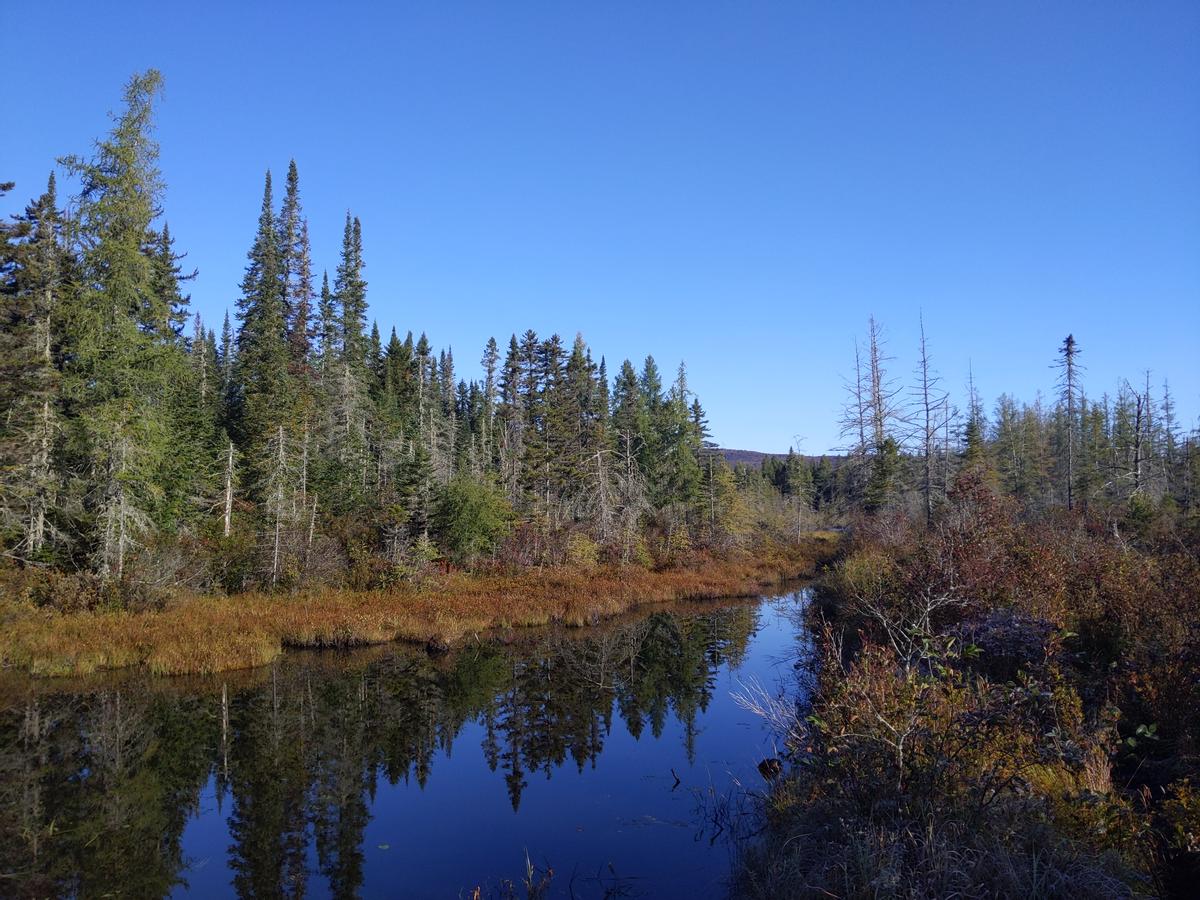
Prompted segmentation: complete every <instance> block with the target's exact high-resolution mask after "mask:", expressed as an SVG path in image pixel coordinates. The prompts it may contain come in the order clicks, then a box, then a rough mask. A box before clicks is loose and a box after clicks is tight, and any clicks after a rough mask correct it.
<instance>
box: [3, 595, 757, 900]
mask: <svg viewBox="0 0 1200 900" xmlns="http://www.w3.org/2000/svg"><path fill="white" fill-rule="evenodd" d="M756 625H757V612H756V610H755V608H754V607H752V606H749V605H742V606H733V607H724V608H715V609H711V610H710V611H707V612H705V613H703V614H688V615H684V614H676V613H666V612H658V613H654V614H651V615H649V616H645V617H644V618H641V619H639V620H636V621H632V622H628V623H622V624H617V625H612V626H609V627H605V628H599V629H588V630H586V631H573V632H572V631H560V632H552V633H548V634H543V635H542V636H541V637H540V638H538V639H536V640H530V641H527V642H522V643H519V644H516V645H512V646H503V645H501V644H499V643H491V644H485V645H481V646H478V647H473V648H470V649H466V650H462V651H460V652H458V653H456V654H454V655H452V656H450V657H448V658H443V659H437V658H431V657H429V656H427V655H426V654H423V653H418V652H415V651H410V650H407V649H404V648H388V649H387V652H386V653H377V654H375V656H376V657H377V658H375V659H374V660H372V661H366V662H364V661H363V659H362V658H361V656H355V655H347V656H344V657H337V656H336V655H334V654H326V655H316V654H307V655H294V656H287V657H285V658H284V659H283V660H282V661H281V662H280V663H279V664H278V665H276V666H274V667H271V668H269V669H263V670H257V671H255V672H253V673H249V674H245V673H243V674H241V675H238V676H237V677H234V676H230V677H227V678H219V679H216V680H206V681H204V682H197V681H191V682H182V683H181V682H172V681H168V680H155V679H147V678H140V679H135V678H130V677H125V678H124V679H115V680H112V681H109V682H108V683H93V684H91V685H88V686H86V687H84V688H82V689H76V690H74V691H72V690H64V689H62V688H61V687H59V686H57V685H46V684H45V683H28V684H24V685H22V686H21V687H20V688H19V689H18V690H14V691H9V692H8V695H13V694H16V695H17V696H18V697H19V698H20V699H18V700H16V701H13V702H10V703H9V704H8V705H7V707H6V708H5V709H4V710H3V712H0V879H2V880H0V893H3V894H4V895H6V896H7V895H9V894H13V895H16V896H30V897H34V896H52V895H77V896H99V895H104V894H110V893H111V894H121V895H125V896H129V895H133V896H147V897H149V896H162V895H165V894H167V893H169V892H170V891H171V890H172V888H173V887H174V886H175V885H177V884H180V883H186V878H187V867H186V860H185V858H184V855H183V852H182V836H183V832H184V828H185V826H186V824H187V822H188V820H189V818H191V817H192V816H193V815H195V814H197V812H198V810H199V803H200V798H201V796H202V792H203V791H204V790H205V788H206V786H207V785H209V784H211V785H212V786H213V791H214V793H215V795H216V797H217V800H218V803H219V804H220V808H221V809H222V810H223V811H227V815H228V828H229V835H230V838H231V840H232V844H231V846H230V847H229V862H230V868H231V870H232V871H233V879H232V887H233V889H234V890H235V891H236V893H237V894H238V895H239V896H246V897H249V896H253V897H262V896H287V897H302V896H303V895H304V894H305V891H306V888H307V880H308V877H309V871H308V869H309V857H310V853H313V852H315V858H316V861H317V867H318V869H319V871H320V873H321V875H322V876H323V877H324V878H325V879H326V880H327V882H328V885H329V889H330V892H331V893H333V894H334V895H335V896H339V897H344V896H353V895H355V894H357V893H358V891H359V889H360V887H361V885H362V878H363V846H362V845H363V833H364V829H365V828H366V826H367V824H368V822H369V820H370V817H371V812H370V809H371V802H372V799H373V797H374V795H375V791H376V786H377V784H378V779H379V778H384V779H386V780H387V782H389V783H391V784H397V783H399V782H400V781H404V782H411V781H415V782H416V784H417V785H418V786H420V787H421V788H423V787H424V786H425V785H426V783H427V782H428V780H429V779H430V778H431V777H433V767H434V764H435V762H436V760H437V759H438V758H439V754H440V753H443V752H444V753H448V752H449V751H450V750H451V748H452V745H453V742H454V741H455V739H456V738H458V737H459V736H460V735H461V733H462V730H463V728H464V726H465V725H466V724H467V723H479V724H480V726H481V727H482V731H483V735H484V737H483V741H482V748H481V749H482V754H483V758H484V760H485V761H486V763H487V765H488V766H489V768H490V769H491V771H493V772H497V773H498V774H500V775H501V776H502V777H503V778H504V781H505V784H506V786H507V789H508V794H509V798H510V800H511V802H512V806H513V809H514V810H516V809H518V808H519V806H520V803H521V794H522V791H523V790H524V789H525V787H526V786H527V785H528V783H529V778H530V777H532V776H533V775H534V773H536V774H538V775H541V776H543V777H546V778H551V777H553V775H554V773H555V771H556V770H558V769H559V768H560V767H562V766H564V765H566V763H567V761H568V759H569V760H570V761H571V762H572V763H573V764H574V767H575V768H576V769H577V770H579V771H583V770H584V768H585V767H587V766H592V767H594V766H596V765H597V764H598V761H599V758H600V756H601V755H602V753H603V750H604V745H605V742H606V740H607V739H608V738H609V736H610V735H611V733H612V729H613V726H614V720H615V719H616V718H618V717H619V719H620V720H621V722H622V723H623V724H624V727H625V728H626V729H627V731H628V732H629V733H630V734H631V735H632V736H633V737H634V738H641V736H642V735H643V733H644V731H645V729H646V727H647V726H649V728H650V733H651V734H652V735H654V736H655V737H659V736H661V735H662V734H663V731H664V728H665V726H666V724H667V722H668V721H669V719H670V718H671V717H674V718H675V719H676V720H678V721H679V722H680V723H681V725H682V729H681V730H682V733H683V735H684V743H685V749H686V751H687V754H688V757H689V759H691V757H692V754H693V752H694V748H693V742H694V740H695V736H696V719H697V715H698V713H699V712H701V711H703V710H704V709H706V708H707V706H708V704H709V702H710V700H711V698H712V694H713V688H714V684H715V677H716V673H717V670H718V668H719V667H720V666H721V665H723V664H726V663H728V662H730V661H740V658H741V655H742V654H743V653H744V652H745V649H746V647H747V644H748V641H749V638H750V636H751V635H752V633H753V632H754V630H755V628H756ZM77 687H78V686H77Z"/></svg>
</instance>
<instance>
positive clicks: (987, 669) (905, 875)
mask: <svg viewBox="0 0 1200 900" xmlns="http://www.w3.org/2000/svg"><path fill="white" fill-rule="evenodd" d="M1198 551H1200V541H1197V540H1196V533H1195V532H1194V531H1191V532H1189V530H1188V528H1187V527H1186V523H1177V524H1175V525H1174V526H1173V527H1170V528H1167V527H1164V526H1163V525H1162V523H1154V522H1146V521H1139V522H1132V521H1126V522H1124V523H1121V522H1118V526H1117V527H1116V528H1113V527H1112V525H1111V519H1109V520H1108V523H1107V524H1102V523H1101V522H1099V521H1091V520H1089V519H1088V518H1086V517H1078V516H1070V515H1067V514H1065V513H1055V514H1051V515H1047V516H1044V517H1037V518H1034V517H1030V516H1027V515H1025V514H1023V512H1022V511H1021V510H1020V509H1018V508H1017V507H1016V506H1015V505H1014V504H1013V503H1012V502H1010V501H1007V500H1005V499H1003V498H1000V497H998V496H996V495H995V494H993V493H992V491H991V490H990V489H989V488H988V486H987V485H986V483H985V482H984V480H983V479H982V478H980V477H977V476H975V475H973V474H972V473H970V472H968V473H966V474H964V475H963V476H960V478H959V483H958V486H957V488H956V489H955V490H954V491H953V492H952V495H951V497H950V499H949V503H948V504H947V507H946V508H945V509H944V510H943V511H942V514H941V516H940V517H939V518H938V519H937V521H936V522H935V523H934V524H933V525H932V526H931V527H930V528H928V529H927V528H925V526H924V524H923V523H916V522H913V521H910V520H908V519H906V518H903V517H891V518H876V519H874V520H868V521H864V522H862V523H860V525H859V527H858V528H856V530H855V534H854V537H853V540H852V542H851V546H850V547H849V550H848V553H847V556H846V558H845V559H844V560H843V561H842V562H841V563H840V564H839V566H838V568H837V570H836V572H835V573H834V574H833V575H832V576H831V577H829V578H827V579H826V580H825V585H824V587H825V590H824V591H823V593H822V598H821V599H822V603H821V610H822V611H823V612H824V613H825V615H826V617H827V619H828V621H829V623H830V624H828V625H827V626H826V629H825V642H824V648H825V649H824V654H823V658H822V670H821V674H820V678H819V685H818V689H817V692H816V694H815V697H814V699H813V705H812V710H811V711H812V715H811V716H810V717H809V718H808V719H807V720H804V721H800V720H794V721H792V722H791V723H790V724H789V726H788V730H789V739H790V745H791V747H792V750H793V754H794V757H795V760H796V761H798V762H800V763H801V765H799V766H798V767H797V768H796V772H795V774H794V776H793V777H792V778H791V779H788V780H787V781H786V783H785V785H784V786H783V787H781V788H779V789H778V790H777V791H776V793H775V795H774V817H775V821H776V824H777V826H778V828H777V829H776V838H778V840H775V839H772V841H771V842H769V843H768V847H767V848H766V851H765V852H761V853H759V854H757V855H754V856H753V857H752V859H751V864H750V865H748V866H747V868H746V871H745V877H746V886H747V887H748V888H749V890H750V892H751V893H755V892H757V893H759V894H761V895H768V894H769V895H771V896H788V895H792V896H809V895H814V894H816V893H819V892H821V891H828V892H830V893H832V894H835V895H840V896H845V895H857V894H859V893H868V894H874V895H888V896H892V895H897V894H900V895H904V896H934V895H937V896H941V895H947V894H961V895H963V896H976V895H979V896H982V894H979V891H981V890H983V888H982V887H981V886H985V885H986V886H987V888H986V890H987V892H988V895H1029V896H1035V895H1036V896H1078V895H1079V894H1080V893H1084V894H1087V895H1089V896H1128V895H1129V894H1130V893H1131V892H1132V893H1138V894H1141V893H1159V892H1170V891H1172V890H1175V889H1177V888H1178V885H1179V884H1181V883H1182V881H1181V880H1180V879H1186V878H1187V877H1188V876H1187V875H1186V874H1184V873H1186V872H1187V871H1188V870H1189V869H1191V868H1192V867H1194V866H1195V865H1196V859H1197V856H1196V851H1197V849H1200V847H1198V846H1197V845H1198V844H1200V842H1198V841H1197V837H1196V836H1197V835H1198V834H1200V801H1198V800H1197V795H1196V794H1195V792H1194V791H1193V786H1192V782H1194V780H1195V776H1196V773H1197V761H1198V759H1200V678H1198V677H1197V673H1198V672H1200V562H1198V560H1200V552H1198ZM844 643H847V644H852V645H853V647H854V648H856V649H854V650H853V651H850V650H847V649H846V648H845V647H844V646H843V644H844ZM1189 778H1190V779H1191V782H1190V781H1189ZM789 886H790V887H789Z"/></svg>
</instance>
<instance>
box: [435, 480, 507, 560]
mask: <svg viewBox="0 0 1200 900" xmlns="http://www.w3.org/2000/svg"><path fill="white" fill-rule="evenodd" d="M512 520H513V511H512V507H511V506H510V505H509V503H508V500H506V499H505V497H504V494H503V493H501V492H500V491H499V490H497V489H496V488H495V487H494V486H492V485H491V484H489V483H488V482H486V481H476V480H475V479H473V478H469V477H466V476H458V477H456V478H454V479H453V480H452V481H451V482H450V483H449V484H447V485H446V486H445V487H444V488H443V489H442V491H441V494H440V496H439V497H438V505H437V517H436V525H437V532H438V536H439V539H440V540H441V542H442V545H443V546H445V547H446V549H447V550H448V551H449V552H450V555H451V557H452V558H453V559H454V561H455V562H457V563H459V564H460V565H467V564H470V563H471V562H473V561H474V560H475V559H476V558H478V557H479V556H481V555H486V554H489V553H492V552H493V551H495V549H496V547H497V545H498V544H499V542H500V541H501V540H502V539H503V538H504V537H505V535H507V534H508V532H509V530H510V529H511V527H512Z"/></svg>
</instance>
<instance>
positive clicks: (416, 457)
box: [2, 72, 782, 591]
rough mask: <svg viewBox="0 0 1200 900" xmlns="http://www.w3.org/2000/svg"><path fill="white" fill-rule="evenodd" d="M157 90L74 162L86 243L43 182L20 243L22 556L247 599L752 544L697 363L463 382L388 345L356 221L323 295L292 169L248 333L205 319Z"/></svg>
mask: <svg viewBox="0 0 1200 900" xmlns="http://www.w3.org/2000/svg"><path fill="white" fill-rule="evenodd" d="M160 89H161V78H160V76H159V75H158V73H156V72H149V73H146V74H144V75H139V76H136V77H135V78H133V79H132V80H131V81H130V83H129V85H128V87H127V89H126V95H125V109H124V111H123V112H122V113H121V114H120V115H119V116H118V117H116V119H115V125H114V128H113V130H112V133H111V134H110V135H108V136H107V137H106V138H104V139H103V140H101V141H100V142H98V144H97V145H96V150H95V153H94V155H93V156H91V157H87V158H84V157H76V156H72V157H66V158H64V159H62V160H60V162H61V164H62V166H63V168H64V169H65V170H66V171H67V172H69V173H70V174H71V175H72V176H73V177H74V178H75V179H76V180H77V181H78V183H79V185H80V191H79V196H78V198H77V199H76V200H75V202H73V203H72V204H71V206H70V208H71V215H70V216H69V217H68V216H67V215H65V214H64V212H63V210H62V208H61V201H60V200H59V198H58V196H57V191H56V184H55V179H54V176H53V175H51V178H50V182H49V185H48V187H47V189H46V191H45V192H44V193H43V194H42V195H41V196H39V197H38V198H37V199H36V200H34V201H33V202H32V203H31V204H30V205H29V206H28V207H27V209H26V211H25V213H24V214H23V215H21V216H18V217H16V219H15V221H14V222H13V223H12V224H10V225H6V226H5V227H4V231H3V241H4V244H3V281H2V289H3V292H4V299H5V319H4V328H3V341H4V346H3V365H4V368H5V372H4V379H3V383H4V391H5V393H6V397H5V408H6V418H5V423H4V437H3V457H4V501H3V516H4V518H3V528H4V532H3V536H4V544H5V550H6V553H7V554H8V556H9V557H11V558H14V559H16V560H19V561H21V562H23V563H27V564H30V565H41V566H52V567H57V568H60V569H63V570H70V571H79V572H87V573H93V574H94V575H95V576H98V577H99V578H101V579H104V580H106V581H111V582H123V583H127V584H133V583H153V584H157V585H169V584H182V585H186V586H188V587H191V588H194V589H199V590H226V591H236V590H242V589H246V588H250V587H269V588H281V587H292V586H296V585H298V584H302V583H310V582H311V583H321V582H328V583H343V582H345V581H346V580H347V579H349V580H351V581H352V582H354V583H358V584H362V585H367V586H374V585H376V584H378V583H382V582H386V581H387V580H388V579H392V578H396V577H403V576H404V574H405V573H412V572H415V571H418V570H420V569H421V567H422V566H424V565H428V564H429V563H430V562H431V561H433V560H435V559H437V558H438V557H443V556H445V557H448V558H449V559H450V560H452V561H453V562H455V563H459V564H469V563H472V562H475V561H477V560H479V559H480V558H484V557H495V555H496V554H497V553H498V552H500V551H503V560H504V562H505V563H506V564H511V565H518V566H522V565H540V564H544V563H555V562H562V561H564V560H566V559H567V558H568V557H570V558H573V559H577V560H583V561H585V562H586V561H592V562H594V561H596V560H598V559H599V560H609V561H615V562H622V563H628V562H631V561H640V562H646V561H648V560H650V559H651V554H652V553H653V554H654V555H655V556H657V557H658V558H660V559H661V558H665V557H667V556H670V555H671V554H672V553H678V552H685V551H687V550H689V549H690V548H691V547H692V546H693V544H695V545H697V546H706V547H730V546H736V545H738V544H740V543H743V542H744V541H745V540H746V539H747V538H748V537H749V535H750V532H751V530H752V527H753V526H754V525H755V524H756V523H755V522H754V521H752V515H751V510H750V509H749V508H748V506H747V500H746V499H745V498H744V497H740V496H739V491H738V486H737V485H736V483H735V481H734V478H733V474H732V472H731V471H730V469H729V468H728V467H727V466H726V465H725V463H724V461H723V460H722V458H721V457H720V455H719V454H718V453H717V452H716V451H715V450H714V449H713V448H712V447H711V446H710V445H709V443H708V442H707V426H706V420H705V413H704V410H703V408H702V406H701V404H700V401H699V399H698V398H696V397H695V395H694V393H693V392H692V391H691V390H690V389H689V386H688V382H687V375H686V370H685V368H684V366H683V365H682V364H680V365H679V368H678V370H677V371H676V372H675V373H673V374H672V375H670V376H664V375H663V374H662V373H661V372H660V371H659V369H658V366H657V365H656V363H655V361H654V359H653V357H647V358H646V360H645V361H644V362H643V363H642V364H641V365H640V367H639V368H638V369H635V368H634V366H633V364H631V363H630V362H629V361H628V360H626V361H624V362H623V363H621V364H620V366H619V367H617V368H616V370H615V371H614V372H612V373H610V372H609V370H608V365H607V362H606V360H605V359H604V358H603V357H601V358H599V359H596V358H595V357H594V355H593V353H592V351H591V349H590V348H589V347H588V346H587V345H586V344H585V343H584V340H583V338H582V336H579V335H577V336H576V337H575V339H574V340H573V341H564V340H563V339H562V338H560V337H559V336H558V335H551V336H550V337H547V338H543V337H539V336H538V335H537V334H536V333H534V332H533V331H532V330H528V331H525V332H524V333H523V334H520V335H519V336H518V335H516V334H514V335H513V336H512V337H511V338H510V339H509V340H508V342H507V343H506V345H503V346H502V345H500V344H498V343H497V342H496V341H495V340H494V339H493V340H490V341H489V342H488V343H487V346H486V347H485V348H484V349H483V353H482V358H481V370H482V373H483V375H482V378H480V379H474V380H470V381H467V380H464V379H461V378H459V377H458V376H457V375H456V369H455V359H454V356H453V353H452V351H451V350H450V349H445V350H435V349H434V347H433V345H432V344H431V342H430V340H429V338H428V337H427V336H426V335H425V334H420V336H419V337H417V338H415V339H414V337H413V334H412V332H408V333H406V334H405V335H404V336H403V337H402V336H401V335H400V333H399V332H398V331H397V330H396V329H395V328H391V329H389V330H386V331H383V332H381V330H380V328H379V326H378V324H376V323H374V322H372V321H370V319H369V315H368V306H367V281H366V278H365V270H366V262H365V259H364V251H363V230H362V226H361V223H360V222H359V220H358V219H357V218H356V217H353V216H352V215H351V214H350V213H349V212H347V214H346V220H345V227H344V235H343V240H342V245H341V249H340V256H339V262H338V264H337V267H336V269H335V271H334V272H332V273H328V272H322V273H317V272H315V271H314V270H313V266H312V259H311V256H312V254H311V247H310V242H309V236H308V223H307V220H306V218H305V215H304V211H303V206H302V201H301V190H300V179H299V174H298V171H297V168H296V165H295V163H294V162H293V163H292V164H291V165H290V166H289V168H288V171H287V177H286V180H285V182H284V185H283V190H282V199H281V201H280V202H279V203H277V202H276V198H275V189H274V185H273V183H272V178H271V174H270V172H268V173H267V176H266V183H265V187H264V192H263V198H262V209H261V214H260V216H259V219H258V223H257V228H256V229H255V230H254V233H253V240H252V242H251V244H250V249H249V252H248V254H247V265H246V269H245V276H244V278H243V279H242V283H241V285H240V293H239V296H238V299H237V305H236V310H234V314H233V316H232V317H230V316H229V315H228V314H226V316H225V319H224V321H223V322H222V323H221V326H220V328H219V330H218V329H217V328H215V327H213V326H212V325H211V323H205V322H203V321H201V318H200V316H199V315H195V316H192V315H191V314H190V313H189V309H188V300H189V298H188V295H187V293H186V286H187V282H188V280H189V279H190V278H191V277H193V275H194V272H190V271H188V270H187V268H186V267H185V264H184V263H185V254H183V253H181V252H180V251H179V250H177V249H176V247H175V244H174V241H173V238H172V236H171V233H170V230H169V227H168V225H167V222H166V215H165V214H164V212H163V210H162V209H161V208H160V204H161V199H162V196H163V191H164V185H163V183H162V179H161V176H160V173H159V171H158V168H157V156H158V149H157V145H156V144H155V142H154V138H153V132H152V124H153V104H154V101H155V99H156V96H157V95H158V93H159V91H160ZM6 187H7V188H9V189H11V185H8V186H6ZM248 230H249V229H248ZM759 493H760V494H761V495H762V496H761V497H760V498H759V499H762V500H764V502H766V503H767V505H768V506H769V505H770V500H769V498H768V497H766V495H767V494H769V493H770V492H769V491H767V492H765V493H764V492H762V491H760V492H759ZM776 500H778V498H776ZM775 505H776V506H777V507H778V509H777V510H770V509H766V508H763V509H761V510H759V513H760V515H759V518H760V519H761V518H762V517H763V516H764V515H765V516H767V517H768V518H769V516H770V515H771V514H773V513H775V512H779V511H780V510H782V505H781V504H780V503H779V502H776V504H775ZM648 529H649V530H648Z"/></svg>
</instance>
